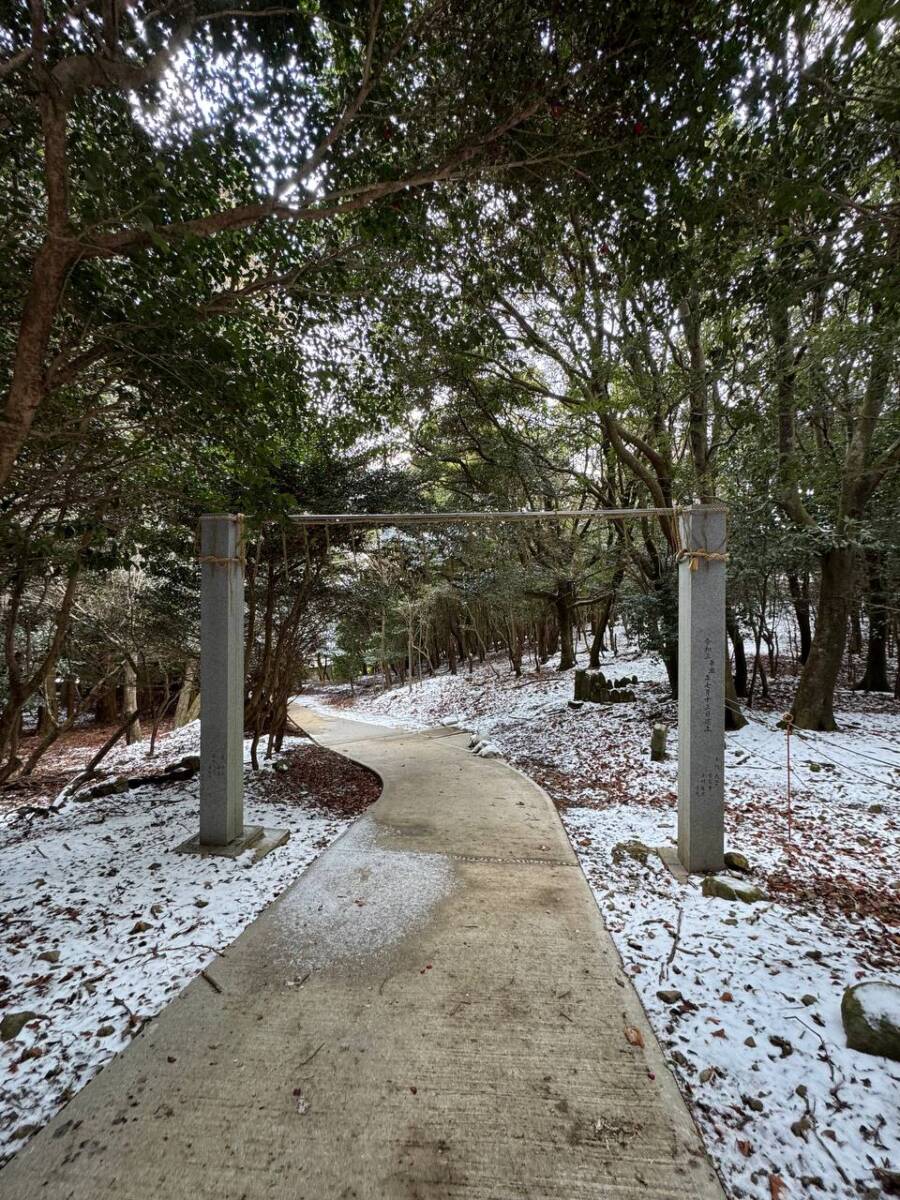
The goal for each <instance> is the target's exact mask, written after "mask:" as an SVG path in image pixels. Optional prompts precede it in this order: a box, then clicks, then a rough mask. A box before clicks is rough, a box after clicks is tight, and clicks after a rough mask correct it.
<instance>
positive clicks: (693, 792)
mask: <svg viewBox="0 0 900 1200" xmlns="http://www.w3.org/2000/svg"><path fill="white" fill-rule="evenodd" d="M648 514H656V515H660V514H667V515H669V516H670V517H672V518H673V519H674V520H675V521H676V523H677V525H676V528H677V531H678V543H679V547H680V549H679V555H678V558H679V566H678V859H679V861H680V863H681V865H682V866H683V867H684V868H685V870H687V871H691V872H702V871H717V870H720V869H721V867H722V866H723V855H724V842H725V834H724V765H725V762H724V759H725V671H726V669H727V662H726V655H725V648H726V637H725V563H726V559H727V554H726V536H727V532H726V515H727V512H726V509H725V508H724V507H721V506H718V505H702V504H696V505H693V506H691V507H690V508H682V509H641V510H635V509H585V510H576V511H573V512H481V513H371V514H366V513H316V514H307V513H303V514H298V515H297V516H296V517H295V518H294V519H295V520H296V521H297V522H298V523H299V524H302V525H307V526H313V525H381V526H390V525H427V524H436V523H444V524H452V523H457V524H458V523H463V522H473V523H474V522H494V521H504V522H506V521H536V520H545V521H549V520H553V521H558V520H561V519H566V518H573V519H581V520H584V519H588V518H591V519H597V520H624V519H627V518H629V517H634V516H645V515H648ZM200 564H201V616H200V625H201V633H200V695H201V717H200V729H201V734H200V738H201V742H200V760H201V765H200V832H199V835H198V836H197V837H195V838H192V839H191V840H190V842H187V843H185V844H184V846H183V847H182V848H183V849H185V850H195V851H198V852H200V853H207V854H227V855H235V854H239V853H240V852H241V851H242V850H244V849H246V848H248V847H250V846H257V847H260V848H261V844H262V843H269V844H272V837H273V832H272V831H264V830H262V829H260V828H259V827H255V826H254V827H246V826H245V825H244V798H243V773H244V754H243V736H244V730H243V714H244V557H243V518H242V517H240V516H239V515H235V514H233V513H217V514H209V515H206V516H203V517H201V519H200ZM276 836H277V835H276ZM284 836H286V835H284ZM281 840H283V838H282V839H281ZM274 844H277V842H275V843H274Z"/></svg>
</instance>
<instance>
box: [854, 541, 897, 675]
mask: <svg viewBox="0 0 900 1200" xmlns="http://www.w3.org/2000/svg"><path fill="white" fill-rule="evenodd" d="M866 567H867V574H868V591H867V595H866V607H867V609H868V612H869V640H868V643H867V645H866V670H865V674H864V675H863V677H862V679H860V681H859V683H857V684H856V685H855V686H856V688H857V690H858V691H863V692H889V691H890V690H891V685H890V683H889V681H888V660H887V634H888V614H887V604H888V597H887V595H886V593H885V590H884V578H883V574H882V572H883V568H884V563H883V556H882V555H881V554H879V553H878V551H876V550H869V551H868V552H867V553H866Z"/></svg>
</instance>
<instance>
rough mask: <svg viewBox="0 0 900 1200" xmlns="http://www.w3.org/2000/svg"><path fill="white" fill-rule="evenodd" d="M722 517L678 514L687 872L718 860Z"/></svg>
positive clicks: (682, 851)
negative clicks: (680, 544)
mask: <svg viewBox="0 0 900 1200" xmlns="http://www.w3.org/2000/svg"><path fill="white" fill-rule="evenodd" d="M725 517H726V513H725V509H723V508H718V507H713V506H709V505H699V504H698V505H694V507H693V508H690V509H688V510H687V511H686V512H684V513H682V514H681V515H680V516H679V529H680V534H681V543H682V549H683V553H682V557H681V561H680V563H679V566H678V858H679V859H680V861H681V864H682V866H683V867H684V868H685V869H686V870H688V871H718V870H720V869H721V868H722V866H723V865H724V859H723V854H724V850H725V781H724V767H725V670H726V663H725V552H726V545H725V541H726V525H725ZM710 556H711V557H710Z"/></svg>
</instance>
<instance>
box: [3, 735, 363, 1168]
mask: <svg viewBox="0 0 900 1200" xmlns="http://www.w3.org/2000/svg"><path fill="white" fill-rule="evenodd" d="M248 747H249V742H248V743H247V747H246V748H248ZM198 752H199V723H198V722H195V723H193V724H192V725H189V726H185V727H184V728H182V729H180V730H178V731H177V732H176V733H173V734H170V735H168V736H167V737H165V738H164V739H161V741H160V743H159V744H158V747H157V757H156V759H155V760H154V762H153V763H152V764H148V763H147V762H146V758H145V755H146V743H138V744H136V745H134V746H131V747H127V748H126V747H124V746H123V747H121V748H116V749H115V750H114V751H112V752H111V754H110V755H109V757H108V758H107V759H106V760H105V761H104V764H103V766H104V768H105V769H107V770H108V771H110V772H111V773H120V772H121V771H122V770H123V769H125V770H128V771H132V772H133V771H136V770H142V771H147V770H158V769H159V764H168V763H170V762H173V761H175V760H177V759H178V758H180V757H181V756H183V755H185V754H196V753H198ZM314 753H321V751H317V750H316V749H314V748H313V745H312V743H310V742H309V741H306V740H305V739H300V738H295V739H286V741H285V746H284V751H283V753H282V755H280V756H277V757H276V759H273V760H272V762H270V763H268V764H265V766H264V767H263V769H262V770H261V771H260V772H259V773H253V772H250V771H248V772H247V777H246V801H245V817H246V820H247V823H248V824H258V825H264V826H268V827H274V828H280V829H285V828H287V829H290V833H291V836H290V839H289V840H288V842H287V844H286V845H285V846H282V847H279V848H278V849H277V850H274V851H273V852H271V853H270V854H269V855H267V856H266V857H265V858H263V859H262V860H261V861H260V862H259V863H257V864H255V865H254V863H253V855H252V851H250V852H247V853H246V854H244V855H242V856H241V857H239V858H237V859H225V858H199V857H196V856H193V855H181V854H175V853H174V852H173V851H174V848H175V847H176V846H177V845H179V843H181V842H182V841H184V840H185V839H186V838H188V837H190V836H191V835H192V834H194V833H196V831H197V821H198V812H199V807H198V806H199V800H198V780H197V778H196V777H194V778H193V779H190V780H187V781H185V782H181V783H177V784H170V785H168V786H166V787H163V788H161V787H149V786H145V787H142V788H134V789H132V790H130V791H128V792H125V793H123V794H120V795H113V796H107V797H104V798H102V799H97V800H93V801H91V802H89V803H78V802H69V803H68V804H67V805H66V806H65V807H63V809H62V810H61V812H60V813H58V814H56V815H52V816H49V817H35V818H33V819H32V820H31V821H30V822H28V821H27V820H26V821H23V820H22V819H18V820H13V819H11V814H10V813H9V812H7V813H6V814H5V816H6V818H7V821H6V824H5V827H3V828H2V829H0V881H2V882H0V914H2V915H0V927H2V929H3V942H2V951H0V1006H2V1012H3V1014H4V1015H8V1014H12V1013H21V1012H23V1011H24V1012H31V1013H33V1014H35V1016H34V1018H33V1019H32V1020H31V1021H30V1022H29V1023H28V1024H27V1025H25V1026H24V1028H23V1029H22V1030H21V1032H19V1033H18V1035H17V1036H14V1037H12V1038H10V1039H9V1040H6V1041H0V1071H2V1073H3V1083H2V1085H0V1087H2V1090H0V1161H2V1160H3V1159H4V1158H5V1157H7V1156H8V1155H10V1154H12V1153H14V1152H15V1151H16V1150H17V1149H18V1148H19V1147H20V1146H22V1145H23V1144H24V1142H25V1141H26V1140H27V1138H28V1137H29V1136H30V1135H31V1134H32V1133H34V1132H35V1131H36V1130H37V1129H39V1128H41V1126H42V1125H44V1124H45V1123H46V1121H48V1120H49V1119H50V1117H51V1116H53V1114H54V1113H55V1112H56V1111H57V1110H58V1109H59V1108H60V1107H61V1106H62V1105H63V1104H64V1103H65V1102H66V1100H67V1099H68V1098H69V1097H70V1096H72V1095H73V1094H74V1093H75V1092H77V1091H78V1090H79V1088H81V1087H83V1086H84V1084H85V1083H87V1081H88V1080H89V1079H90V1078H92V1077H93V1076H94V1075H95V1074H96V1073H97V1071H98V1070H99V1069H100V1068H101V1067H102V1066H103V1064H104V1063H105V1062H106V1061H107V1060H108V1059H109V1058H111V1057H112V1056H113V1055H114V1054H115V1053H116V1052H117V1051H119V1050H121V1049H122V1048H123V1047H124V1046H125V1045H127V1043H128V1042H129V1041H130V1039H131V1038H132V1037H133V1036H134V1034H135V1033H136V1032H137V1031H138V1030H139V1029H140V1027H141V1025H142V1024H143V1022H145V1021H146V1020H148V1019H149V1018H150V1017H152V1016H154V1015H155V1014H156V1013H158V1012H159V1011H160V1010H161V1009H162V1008H163V1006H164V1005H165V1004H167V1003H168V1001H170V1000H171V999H173V997H174V996H175V995H176V994H177V993H178V992H179V991H181V990H182V988H184V987H185V985H186V984H187V983H188V982H189V981H190V980H191V979H193V978H194V977H195V976H196V975H197V974H198V972H200V971H201V970H203V969H204V968H205V967H206V966H208V965H209V964H210V963H211V962H212V960H213V959H214V958H215V956H216V954H217V953H218V952H219V951H220V950H221V949H222V947H224V946H227V945H228V943H229V942H231V941H232V940H233V939H234V938H235V937H237V935H238V934H239V933H240V932H241V930H242V929H244V927H245V926H246V925H248V924H249V923H250V922H251V921H252V920H253V919H254V917H255V916H256V915H257V913H259V912H260V911H261V910H262V909H263V908H264V907H265V906H266V905H267V904H269V903H270V902H271V901H272V900H273V899H274V898H275V897H276V896H277V895H278V894H279V893H280V892H282V891H284V889H285V888H286V887H287V886H288V885H289V884H290V883H291V882H292V881H293V880H294V879H296V878H297V876H298V875H299V874H300V873H301V872H302V871H303V869H304V868H305V867H306V866H307V865H308V864H309V863H310V862H311V861H312V860H313V859H314V858H315V857H316V856H317V855H318V854H319V852H320V851H321V850H322V849H323V848H324V847H325V846H327V845H328V844H329V843H330V842H332V841H333V840H334V839H335V838H336V837H337V836H338V835H339V834H340V833H341V832H343V830H344V829H345V828H346V827H347V826H348V825H349V824H350V821H351V820H352V814H351V815H346V816H345V815H335V814H334V813H333V812H329V811H327V810H324V809H322V808H318V807H317V806H316V804H315V797H314V796H304V795H302V794H301V795H299V796H296V795H292V794H291V788H290V787H285V786H278V787H275V786H273V784H275V783H276V782H278V783H279V785H280V784H281V783H282V779H283V778H286V777H281V776H279V777H277V780H276V779H275V778H273V774H272V767H273V765H274V763H275V762H276V761H278V759H282V760H283V759H285V758H286V756H288V755H308V754H314ZM247 757H249V756H247ZM83 761H84V753H83V752H82V753H81V755H80V758H79V759H78V762H79V764H80V763H83ZM289 761H290V760H289ZM210 986H212V985H210Z"/></svg>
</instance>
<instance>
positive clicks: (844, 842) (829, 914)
mask: <svg viewBox="0 0 900 1200" xmlns="http://www.w3.org/2000/svg"><path fill="white" fill-rule="evenodd" d="M551 666H552V664H551ZM610 673H611V674H612V675H613V676H618V675H626V674H627V675H635V674H636V675H637V676H638V678H639V680H640V681H641V682H640V683H639V685H638V686H637V689H636V691H637V701H636V703H634V704H622V705H614V706H609V705H602V706H598V705H590V704H585V705H584V706H583V707H581V708H580V709H573V708H570V707H569V703H568V701H569V699H570V697H571V695H572V682H573V681H572V676H571V673H568V674H563V675H560V674H559V673H557V672H555V671H553V670H552V669H548V670H545V671H543V672H542V674H541V675H540V676H535V675H529V676H526V677H524V678H523V679H520V680H516V679H515V678H514V677H513V676H512V675H511V673H510V672H509V669H508V667H507V666H506V664H505V663H503V662H502V661H498V662H496V663H494V664H493V665H492V664H486V665H484V666H481V667H479V668H477V669H476V671H475V673H474V674H473V675H471V676H469V675H458V676H455V677H453V676H448V675H439V676H435V677H431V678H427V679H426V680H424V681H423V682H422V683H421V684H415V685H414V686H412V687H409V688H404V689H395V690H393V691H389V692H387V693H383V694H375V693H374V691H370V690H368V689H365V690H358V691H357V694H356V696H354V697H351V696H350V695H349V692H348V689H346V688H332V689H325V690H323V691H322V692H320V693H318V694H317V695H315V696H313V697H310V696H306V695H304V697H303V702H304V703H310V701H311V700H312V702H313V703H316V704H320V705H323V706H327V705H328V704H329V702H331V703H334V702H337V703H338V704H340V706H341V708H342V710H343V711H344V712H345V714H346V715H348V716H352V717H354V718H361V719H366V720H373V721H379V722H382V723H386V724H387V723H390V724H397V725H406V726H408V727H412V728H422V727H426V726H429V725H435V724H437V723H439V722H441V721H444V720H449V719H451V718H455V719H456V720H457V721H458V722H459V723H460V724H462V725H464V726H466V727H468V728H473V729H476V730H477V731H478V733H479V734H481V735H482V737H484V738H488V739H489V740H490V741H491V743H493V744H494V745H496V746H498V747H499V748H500V749H501V750H502V752H503V753H504V754H505V755H506V756H507V757H508V759H509V760H510V762H512V763H514V764H515V765H516V766H518V767H520V768H521V769H523V770H525V771H526V772H528V773H529V774H531V775H532V776H533V777H534V778H535V779H537V780H538V781H539V782H540V783H542V784H543V785H544V786H545V787H546V788H547V789H548V791H549V792H550V794H551V795H552V796H553V798H554V799H555V800H556V801H557V803H558V804H560V806H561V808H562V817H563V820H564V822H565V824H566V827H567V829H568V832H569V836H570V838H571V840H572V843H573V845H574V847H575V850H576V852H577V853H578V855H579V858H580V859H581V862H582V865H583V867H584V870H585V873H586V875H587V877H588V879H589V881H590V883H591V886H592V888H593V890H594V894H595V896H596V898H597V902H598V905H599V907H600V909H601V911H602V912H603V914H604V917H605V919H606V921H607V923H608V926H609V928H610V930H611V932H612V934H613V937H614V939H615V941H616V945H617V947H618V949H619V952H620V954H621V955H622V959H623V963H624V966H625V969H626V970H627V971H628V973H629V974H630V975H631V976H632V978H633V979H634V982H635V985H636V987H637V988H638V991H639V993H640V995H641V997H642V999H643V1001H644V1004H645V1006H646V1008H647V1011H648V1015H649V1017H650V1019H651V1022H652V1023H653V1026H654V1029H655V1030H656V1032H657V1034H658V1036H659V1038H660V1041H661V1043H662V1045H663V1047H664V1049H665V1050H666V1052H667V1054H668V1056H669V1058H670V1061H671V1063H672V1067H673V1070H674V1071H675V1074H676V1077H677V1078H678V1080H679V1083H680V1086H681V1088H682V1090H683V1092H684V1094H685V1096H686V1098H687V1100H688V1102H689V1103H690V1104H691V1106H692V1109H693V1111H694V1113H695V1115H696V1118H697V1121H698V1124H699V1125H700V1128H701V1130H702V1132H703V1135H704V1138H705V1140H706V1143H707V1146H708V1147H709V1150H710V1153H711V1154H712V1156H713V1158H714V1160H715V1161H716V1163H717V1164H718V1167H719V1169H720V1171H721V1172H722V1175H723V1178H724V1180H725V1184H726V1188H727V1190H728V1193H729V1195H730V1196H732V1197H735V1198H737V1197H752V1198H754V1200H756V1198H759V1200H772V1198H773V1197H775V1198H776V1200H778V1197H782V1198H790V1197H815V1196H817V1195H821V1196H833V1197H850V1196H860V1195H861V1196H870V1197H873V1198H874V1197H877V1196H880V1195H882V1194H883V1190H882V1182H881V1179H880V1177H879V1175H878V1172H879V1171H882V1170H893V1171H897V1170H898V1169H900V1166H898V1164H900V1086H898V1085H900V1064H897V1063H892V1062H890V1061H888V1060H886V1059H883V1058H874V1057H871V1056H867V1055H863V1054H860V1053H858V1052H856V1051H851V1050H848V1049H847V1047H846V1044H845V1038H844V1033H843V1029H842V1026H841V1018H840V1001H841V996H842V994H843V991H844V988H845V987H846V986H847V985H849V984H853V983H856V982H858V981H859V980H860V979H864V978H865V979H872V978H877V979H886V980H889V981H894V982H900V972H898V966H900V945H898V930H900V890H898V871H897V863H898V861H900V709H898V708H897V707H896V706H894V705H892V704H891V703H890V702H888V701H885V702H883V703H881V704H880V705H879V704H873V703H871V702H870V701H868V700H867V699H866V698H865V697H863V696H858V695H854V694H852V693H844V694H842V697H841V711H840V713H839V722H840V725H841V731H840V732H839V733H834V734H815V735H810V734H800V733H796V734H794V736H793V737H792V739H791V760H792V771H791V784H792V797H791V834H792V842H791V844H790V845H788V844H787V834H788V804H787V738H786V734H785V732H784V730H783V729H780V728H779V727H778V718H779V715H780V710H779V709H778V708H777V707H775V706H773V707H772V709H771V711H768V712H764V713H754V714H753V715H752V719H751V722H750V724H749V725H748V726H747V727H746V728H745V729H743V730H741V731H739V732H738V733H735V734H729V735H728V739H727V753H726V804H727V812H726V821H727V836H728V841H729V845H730V846H731V847H732V848H733V849H736V850H739V851H742V852H743V853H744V854H745V855H746V856H747V857H748V858H749V859H750V862H751V865H752V868H753V880H754V882H755V883H756V885H757V886H759V887H761V888H763V889H764V890H765V891H766V893H767V894H768V896H769V899H768V900H765V901H763V902H759V903H756V904H752V905H744V904H739V903H734V902H728V901H724V900H720V899H718V898H713V897H705V896H703V895H702V893H701V891H700V887H699V883H698V882H696V881H693V880H692V881H691V882H690V883H689V884H688V885H686V886H682V885H680V884H678V883H676V881H675V880H674V878H673V877H672V876H671V875H670V874H669V872H668V871H667V870H666V869H665V868H664V867H663V865H662V863H661V862H660V860H659V859H658V858H657V857H656V856H655V855H652V854H651V855H650V856H649V857H648V858H647V861H646V864H642V863H641V862H640V861H639V860H637V859H634V858H632V857H630V856H629V855H627V854H624V855H623V854H619V855H617V856H616V857H617V858H618V861H615V860H614V858H613V855H612V851H613V848H614V847H615V846H616V845H617V844H619V843H621V842H624V841H626V840H628V839H639V840H640V841H641V842H643V843H644V844H645V845H647V846H650V847H655V846H662V845H665V844H667V843H673V842H674V831H675V800H676V798H675V788H676V764H675V761H674V753H675V728H674V726H675V710H674V706H673V705H672V704H671V702H670V701H668V700H667V699H666V688H665V686H664V675H663V673H662V670H661V668H659V667H658V666H657V665H656V664H655V663H654V662H653V661H652V660H650V659H647V658H642V657H640V656H635V655H628V656H620V657H619V659H618V660H617V661H616V662H615V664H613V665H612V666H611V668H610ZM782 686H785V685H783V684H782ZM659 720H662V721H664V722H667V723H668V724H669V725H670V730H671V732H670V741H669V752H670V755H671V756H672V757H670V758H669V759H668V760H667V761H665V762H662V763H652V762H650V758H649V735H650V727H651V724H652V722H653V721H659ZM660 992H662V993H668V994H667V995H666V996H665V997H662V996H660V995H659V994H658V993H660ZM675 992H678V993H680V995H679V996H678V997H676V996H674V993H675Z"/></svg>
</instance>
